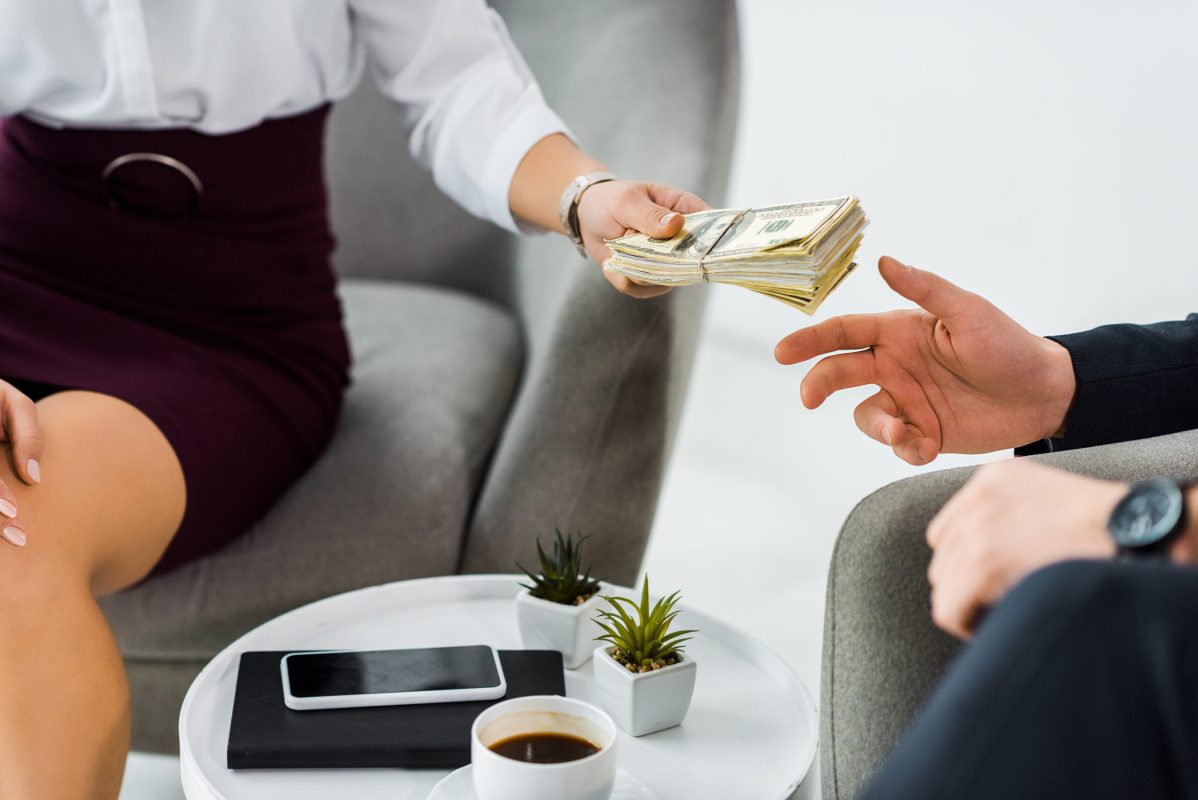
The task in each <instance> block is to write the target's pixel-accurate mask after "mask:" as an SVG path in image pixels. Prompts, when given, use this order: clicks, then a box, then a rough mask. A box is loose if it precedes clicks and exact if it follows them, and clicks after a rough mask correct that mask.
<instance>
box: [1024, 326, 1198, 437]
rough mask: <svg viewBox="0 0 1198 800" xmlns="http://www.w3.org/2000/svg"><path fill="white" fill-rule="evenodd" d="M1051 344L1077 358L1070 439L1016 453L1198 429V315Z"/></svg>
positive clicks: (1067, 429)
mask: <svg viewBox="0 0 1198 800" xmlns="http://www.w3.org/2000/svg"><path fill="white" fill-rule="evenodd" d="M1049 338H1050V339H1052V340H1053V341H1056V342H1059V343H1060V344H1062V345H1064V346H1065V348H1066V349H1067V350H1068V351H1069V355H1070V356H1072V358H1073V372H1074V375H1075V376H1076V377H1077V394H1076V395H1075V396H1074V399H1073V406H1072V408H1070V410H1069V415H1068V416H1067V417H1066V418H1065V435H1064V436H1063V437H1061V438H1059V439H1045V440H1043V441H1040V442H1035V443H1033V444H1030V445H1026V446H1024V447H1020V448H1017V449H1016V450H1015V454H1016V455H1031V454H1033V453H1045V452H1051V451H1057V450H1072V449H1075V448H1078V447H1092V446H1094V445H1100V444H1110V443H1111V442H1125V441H1129V440H1131V439H1145V438H1147V437H1150V436H1162V435H1164V434H1167V433H1176V432H1177V431H1185V430H1191V429H1194V428H1198V314H1190V315H1189V316H1188V317H1186V318H1185V320H1183V321H1175V322H1158V323H1156V324H1154V325H1105V326H1103V327H1101V328H1095V329H1094V330H1092V331H1085V332H1083V333H1071V334H1066V335H1065V336H1050V337H1049Z"/></svg>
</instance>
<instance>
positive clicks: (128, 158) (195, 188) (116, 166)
mask: <svg viewBox="0 0 1198 800" xmlns="http://www.w3.org/2000/svg"><path fill="white" fill-rule="evenodd" d="M138 163H149V164H158V165H160V166H163V167H168V168H170V169H172V170H174V171H175V172H177V173H179V174H180V175H182V176H183V177H184V178H186V179H187V182H188V183H189V184H190V185H191V199H190V200H189V201H188V203H187V208H186V209H184V210H183V212H182V213H181V216H183V217H190V216H191V215H192V214H193V213H195V210H196V206H197V204H198V203H199V200H200V195H202V194H203V193H204V184H203V182H202V181H201V180H200V176H199V175H197V174H196V173H195V170H193V169H192V168H191V167H189V166H187V165H186V164H184V163H183V162H182V161H180V160H179V159H177V158H172V157H171V156H168V155H163V154H162V153H126V154H125V155H123V156H117V157H116V158H114V159H113V160H112V161H109V162H108V166H106V167H104V171H103V172H101V173H100V180H101V181H102V182H103V183H104V196H105V197H106V198H107V200H108V205H110V206H112V207H113V208H115V209H118V210H119V209H127V210H130V211H136V212H139V213H142V214H151V215H155V214H156V215H162V216H170V215H169V214H162V212H156V211H155V209H150V208H145V207H142V206H138V205H136V204H133V203H129V202H126V201H122V200H121V199H120V198H119V197H118V196H117V194H116V193H115V192H113V190H112V176H113V175H115V174H116V172H117V171H118V170H120V169H121V168H122V167H127V166H129V165H130V164H138Z"/></svg>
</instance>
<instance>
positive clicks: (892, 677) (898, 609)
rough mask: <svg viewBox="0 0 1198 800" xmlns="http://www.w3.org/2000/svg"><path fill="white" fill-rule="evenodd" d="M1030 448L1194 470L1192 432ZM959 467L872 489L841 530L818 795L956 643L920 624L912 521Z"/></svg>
mask: <svg viewBox="0 0 1198 800" xmlns="http://www.w3.org/2000/svg"><path fill="white" fill-rule="evenodd" d="M1033 458H1035V459H1036V460H1038V461H1042V462H1044V463H1045V464H1051V465H1052V466H1055V467H1059V468H1061V469H1067V470H1070V471H1072V472H1077V473H1080V474H1083V475H1091V476H1093V477H1097V478H1106V479H1109V480H1120V481H1137V480H1143V479H1145V478H1150V477H1155V476H1160V475H1168V476H1173V477H1176V478H1180V479H1185V480H1195V479H1198V431H1189V432H1186V433H1178V434H1174V435H1172V436H1162V437H1158V438H1155V439H1145V440H1142V441H1136V442H1124V443H1121V444H1114V445H1107V446H1105V447H1094V448H1087V449H1082V450H1073V451H1067V452H1063V453H1054V454H1050V455H1045V456H1033ZM971 471H972V470H970V469H953V470H946V471H943V472H933V473H929V474H926V475H921V476H918V477H915V478H908V479H907V480H903V481H899V482H897V483H893V484H891V485H889V486H886V487H884V488H882V489H879V490H878V491H877V492H874V493H873V494H871V495H870V496H869V497H867V498H865V499H864V500H862V501H861V503H860V504H858V506H857V507H856V508H855V509H854V510H853V512H852V513H851V514H850V515H849V517H848V519H847V520H846V521H845V523H844V527H843V528H842V529H841V532H840V538H839V539H838V540H837V543H836V550H835V552H834V554H833V556H832V568H831V571H830V573H829V576H828V596H827V607H826V612H825V617H824V652H823V679H822V682H821V683H822V686H821V691H820V694H821V702H820V708H821V712H822V714H821V716H822V719H821V727H822V730H821V735H820V747H821V751H820V772H821V776H822V781H823V796H824V798H825V800H847V799H848V798H852V797H855V796H856V795H857V794H858V792H859V791H860V789H861V788H862V787H863V786H864V784H865V783H866V781H867V780H868V779H869V777H870V776H871V775H872V774H873V772H874V770H876V769H877V768H878V767H879V766H880V764H881V762H882V761H883V760H884V759H885V757H886V754H887V753H888V752H889V751H890V748H891V747H892V746H893V745H894V743H895V741H896V740H897V739H898V737H899V736H900V734H901V733H902V732H903V730H904V729H905V728H906V726H907V725H908V724H909V723H910V721H911V720H912V718H913V717H914V716H915V714H916V712H917V711H918V710H919V708H920V706H921V705H922V704H923V702H924V699H925V698H926V697H927V696H928V694H929V693H930V692H931V691H932V689H933V688H934V687H935V684H936V682H937V679H938V678H939V677H940V675H941V673H942V672H943V671H944V669H945V667H946V666H947V665H948V663H949V661H950V660H951V659H952V657H953V655H954V654H955V653H956V650H957V647H958V644H957V642H956V640H955V639H953V638H951V637H949V636H947V635H946V634H944V633H941V632H940V631H939V630H937V629H936V628H935V627H934V626H933V625H932V622H931V609H930V606H929V592H928V584H927V577H926V575H927V568H928V562H929V560H930V558H931V551H930V550H929V549H928V547H927V545H926V543H925V542H924V531H925V530H926V528H927V525H928V522H930V521H931V519H932V517H933V516H934V515H935V514H936V512H937V511H938V510H939V509H940V507H941V506H942V505H943V504H944V502H945V501H946V500H948V498H949V497H951V496H952V495H953V493H955V492H956V491H957V489H959V488H960V487H961V485H962V484H963V483H964V482H965V480H966V479H967V478H968V477H969V475H970V473H971Z"/></svg>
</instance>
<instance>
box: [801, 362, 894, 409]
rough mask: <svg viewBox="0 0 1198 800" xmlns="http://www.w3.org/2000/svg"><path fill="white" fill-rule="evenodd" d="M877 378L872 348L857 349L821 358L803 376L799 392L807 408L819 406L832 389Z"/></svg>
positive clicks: (864, 382) (862, 384)
mask: <svg viewBox="0 0 1198 800" xmlns="http://www.w3.org/2000/svg"><path fill="white" fill-rule="evenodd" d="M876 382H877V375H876V374H875V370H874V354H873V352H872V351H870V350H859V351H858V352H856V353H841V354H840V355H838V356H828V357H827V358H825V359H823V360H821V361H820V362H819V363H818V364H816V365H815V366H814V367H812V368H811V371H810V372H808V373H807V375H806V377H804V378H803V382H802V383H801V384H800V385H799V394H800V396H801V397H802V398H803V405H805V406H807V408H819V407H820V405H821V404H822V403H823V402H824V400H826V399H828V396H829V395H830V394H832V393H833V392H838V391H840V390H841V389H851V388H853V387H855V386H868V385H869V384H871V383H876Z"/></svg>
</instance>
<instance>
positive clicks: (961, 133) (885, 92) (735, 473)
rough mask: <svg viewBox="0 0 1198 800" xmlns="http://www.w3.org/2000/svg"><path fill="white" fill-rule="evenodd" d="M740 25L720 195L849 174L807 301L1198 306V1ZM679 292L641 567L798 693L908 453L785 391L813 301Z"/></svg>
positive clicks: (749, 197) (1148, 312) (1062, 324)
mask: <svg viewBox="0 0 1198 800" xmlns="http://www.w3.org/2000/svg"><path fill="white" fill-rule="evenodd" d="M577 1H581V0H577ZM741 23H742V42H743V51H744V88H743V108H742V112H741V128H740V143H739V146H738V148H737V152H736V162H735V172H734V178H733V184H732V191H731V197H730V198H729V199H730V202H731V204H734V205H766V204H771V203H781V202H788V201H792V200H810V199H819V198H824V197H833V196H837V195H841V194H846V193H853V194H857V195H858V196H860V197H861V199H862V201H863V203H864V205H865V208H866V210H867V211H868V212H869V214H870V216H871V218H872V219H873V224H872V226H871V227H870V229H869V230H868V232H867V234H866V238H865V243H864V245H863V247H862V251H861V262H862V268H861V269H860V270H858V272H857V273H856V274H855V275H853V276H852V277H851V278H849V279H848V280H847V281H846V282H845V284H844V285H843V286H841V288H840V289H839V290H838V291H837V293H836V294H835V295H834V296H833V297H832V299H830V300H829V301H828V302H827V304H826V305H825V306H824V307H823V308H822V309H821V310H820V313H819V316H818V319H824V318H827V317H829V316H831V315H834V314H840V313H849V312H861V311H878V310H885V309H889V308H892V307H894V306H896V305H897V304H898V301H897V300H896V299H895V298H894V297H892V296H891V295H890V294H889V293H888V290H887V289H886V287H885V285H884V284H883V283H882V281H881V280H880V279H879V278H878V277H877V273H876V272H875V271H874V269H873V265H874V264H875V263H876V261H877V257H878V256H879V255H882V254H884V253H887V254H891V255H894V256H897V257H899V258H903V259H906V260H909V261H911V262H912V263H915V264H918V265H919V266H922V267H925V268H929V269H934V270H938V271H940V272H941V273H943V274H944V275H946V276H948V277H949V278H951V279H952V280H955V281H957V282H959V283H961V284H962V285H964V286H967V287H968V288H970V289H972V290H974V291H977V292H980V293H981V294H983V295H985V296H987V297H989V298H990V299H992V300H993V301H994V302H996V303H997V304H998V305H999V306H1000V307H1002V308H1004V309H1005V310H1007V311H1008V312H1009V313H1011V314H1012V315H1014V316H1015V317H1016V318H1017V319H1019V320H1020V321H1022V322H1023V323H1024V324H1025V325H1027V326H1028V327H1029V328H1031V329H1032V330H1034V331H1037V332H1040V333H1052V332H1066V331H1071V330H1078V329H1082V328H1086V327H1090V326H1094V325H1097V324H1101V323H1103V322H1110V321H1133V322H1149V321H1154V320H1159V319H1171V318H1178V317H1181V316H1183V315H1184V314H1186V313H1187V312H1189V311H1191V310H1198V270H1196V269H1195V264H1196V262H1198V258H1196V257H1195V255H1194V253H1193V252H1192V239H1193V235H1192V234H1193V231H1194V230H1195V227H1196V225H1195V219H1196V217H1198V158H1195V153H1194V150H1195V143H1196V142H1198V103H1196V102H1195V101H1196V99H1198V48H1196V47H1195V45H1194V37H1195V34H1196V33H1198V3H1188V2H1182V1H1181V0H1152V2H1138V3H1133V2H1128V0H1054V2H1044V1H1043V0H1040V1H1039V2H1033V0H1006V1H1005V2H1002V3H982V2H977V1H976V0H906V2H901V3H899V2H893V0H835V2H833V1H832V0H827V1H826V2H823V3H817V2H810V1H808V0H802V1H800V0H742V14H741ZM692 291H710V292H711V295H712V296H711V305H710V307H709V314H708V319H707V324H706V328H705V332H704V335H703V340H702V343H701V347H700V353H699V358H698V362H697V367H696V372H695V376H694V382H693V385H692V388H691V396H690V400H689V402H688V404H687V407H686V412H685V418H684V421H683V425H682V428H681V432H680V437H679V441H678V445H677V448H676V450H675V455H674V461H673V464H672V466H671V469H670V473H669V476H668V479H667V486H666V490H665V496H664V498H663V502H662V506H661V510H660V513H659V515H658V519H657V522H656V525H655V529H654V534H653V541H652V544H651V546H650V553H649V557H648V561H647V569H648V571H649V573H650V575H651V576H652V578H653V583H654V586H655V587H656V588H657V589H658V590H672V589H674V588H679V589H681V590H682V591H683V593H684V595H685V598H686V600H687V602H690V603H692V604H694V605H696V606H698V607H701V608H703V609H705V610H707V611H709V612H711V613H714V614H716V615H717V616H722V617H724V618H726V619H728V620H731V621H735V622H736V623H739V624H740V625H742V626H744V627H746V628H748V629H749V630H751V631H753V632H754V633H756V634H757V635H758V636H759V637H760V638H762V639H764V640H765V641H766V642H768V643H769V644H771V645H773V646H774V647H775V648H777V649H778V650H780V651H781V652H782V653H783V654H785V655H786V656H787V657H789V658H790V659H791V660H792V662H793V663H794V664H795V665H796V667H797V668H798V670H799V673H800V675H801V676H802V677H803V679H804V680H805V681H806V682H807V684H808V686H809V687H811V689H812V691H813V693H814V692H817V691H818V676H819V649H820V636H821V633H820V626H821V622H822V613H823V600H824V595H823V591H824V576H825V573H826V570H827V565H828V559H829V556H830V554H831V548H832V543H833V541H834V539H835V536H836V532H837V530H838V528H839V526H840V523H841V521H842V520H843V519H844V517H845V515H847V514H848V512H849V510H850V509H851V508H852V506H853V504H854V503H855V502H856V501H857V500H858V499H860V498H861V497H863V496H864V495H866V494H867V493H869V492H870V491H871V490H873V489H875V488H877V487H879V486H881V485H883V484H885V483H887V482H889V481H892V480H895V479H897V478H900V477H903V476H906V475H910V474H913V473H915V472H918V471H920V470H917V469H914V468H910V467H906V466H904V465H903V464H902V463H900V462H899V461H898V460H897V459H895V458H894V457H893V456H891V455H890V453H889V451H888V450H886V449H885V448H883V447H881V446H880V445H876V444H874V443H873V442H872V441H869V440H867V439H865V438H864V437H863V436H861V435H860V434H859V433H858V432H857V430H856V428H855V427H854V426H853V422H852V415H851V410H852V408H853V406H854V405H855V404H856V403H857V402H859V401H860V400H861V399H864V397H866V396H868V394H869V393H870V392H871V391H872V390H868V389H860V390H855V391H852V392H848V393H846V394H845V395H844V396H843V397H837V398H833V399H832V400H831V401H829V403H828V404H827V405H826V406H825V407H824V408H822V409H820V410H819V411H817V412H808V411H805V410H804V409H802V407H801V405H800V403H799V394H798V387H799V379H800V378H801V377H802V375H803V373H804V372H805V370H806V367H790V368H784V367H780V366H778V365H776V364H775V363H774V362H773V358H772V349H773V345H774V343H775V342H776V341H777V340H778V339H779V338H780V337H781V336H783V335H784V334H786V333H788V332H789V331H791V330H793V329H795V328H798V327H802V326H804V325H807V324H809V322H810V321H809V319H808V318H807V317H805V316H803V315H801V314H799V313H798V312H795V311H792V310H790V309H788V308H787V307H785V306H783V305H782V304H780V303H775V302H774V301H771V300H768V299H766V298H762V297H759V296H757V295H753V294H750V293H748V292H745V291H743V290H739V289H732V288H727V287H710V288H708V289H705V290H704V289H695V290H692ZM976 460H977V459H976V458H968V457H953V458H942V459H941V460H939V461H938V462H936V464H934V465H933V466H931V467H928V468H925V469H937V468H941V467H943V466H947V465H956V464H964V463H973V462H975V461H976ZM177 769H178V768H177V762H175V761H174V760H173V759H149V758H146V757H135V758H134V759H132V760H131V767H130V778H129V781H128V785H127V787H126V791H125V793H124V794H123V795H122V797H123V798H125V800H141V799H142V798H145V799H147V800H148V799H149V798H154V799H155V800H159V799H161V798H167V797H177V796H180V795H179V793H178V792H179V790H178V789H177V788H175V787H177V785H178V778H177V775H178V772H177Z"/></svg>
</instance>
